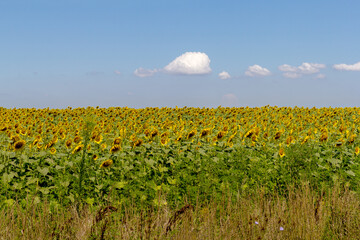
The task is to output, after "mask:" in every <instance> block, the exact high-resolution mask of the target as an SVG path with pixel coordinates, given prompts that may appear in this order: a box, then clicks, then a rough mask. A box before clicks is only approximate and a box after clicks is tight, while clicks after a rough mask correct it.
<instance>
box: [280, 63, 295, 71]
mask: <svg viewBox="0 0 360 240" xmlns="http://www.w3.org/2000/svg"><path fill="white" fill-rule="evenodd" d="M279 70H280V71H282V72H296V71H298V68H297V67H293V66H290V65H287V64H284V65H281V66H279Z"/></svg>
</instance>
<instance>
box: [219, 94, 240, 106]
mask: <svg viewBox="0 0 360 240" xmlns="http://www.w3.org/2000/svg"><path fill="white" fill-rule="evenodd" d="M221 105H222V106H223V107H236V106H237V105H239V99H238V97H237V96H236V95H235V94H233V93H228V94H225V95H223V96H222V98H221Z"/></svg>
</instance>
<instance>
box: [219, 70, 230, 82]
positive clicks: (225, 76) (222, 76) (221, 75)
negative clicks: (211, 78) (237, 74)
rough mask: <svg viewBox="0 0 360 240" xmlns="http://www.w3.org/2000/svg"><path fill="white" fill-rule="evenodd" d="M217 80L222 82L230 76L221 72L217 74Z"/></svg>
mask: <svg viewBox="0 0 360 240" xmlns="http://www.w3.org/2000/svg"><path fill="white" fill-rule="evenodd" d="M219 78H220V79H222V80H226V79H229V78H231V76H230V74H229V73H228V72H225V71H223V72H221V73H219Z"/></svg>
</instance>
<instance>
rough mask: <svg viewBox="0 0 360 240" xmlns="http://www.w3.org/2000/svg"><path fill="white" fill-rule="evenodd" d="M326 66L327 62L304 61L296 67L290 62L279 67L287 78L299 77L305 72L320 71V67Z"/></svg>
mask: <svg viewBox="0 0 360 240" xmlns="http://www.w3.org/2000/svg"><path fill="white" fill-rule="evenodd" d="M323 68H326V65H325V64H321V63H307V62H304V63H302V64H301V65H300V66H298V67H295V66H291V65H288V64H283V65H281V66H279V67H278V69H279V70H280V71H282V72H284V73H283V76H284V77H286V78H299V77H301V76H302V75H303V74H314V73H318V72H320V69H323Z"/></svg>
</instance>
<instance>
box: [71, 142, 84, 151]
mask: <svg viewBox="0 0 360 240" xmlns="http://www.w3.org/2000/svg"><path fill="white" fill-rule="evenodd" d="M83 147H84V145H82V144H81V145H78V146H76V147H75V148H74V150H73V151H72V153H78V152H80V151H81V150H82V148H83Z"/></svg>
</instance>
